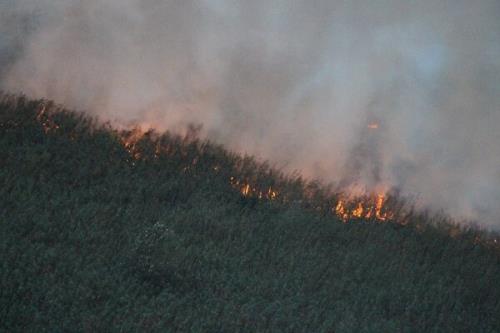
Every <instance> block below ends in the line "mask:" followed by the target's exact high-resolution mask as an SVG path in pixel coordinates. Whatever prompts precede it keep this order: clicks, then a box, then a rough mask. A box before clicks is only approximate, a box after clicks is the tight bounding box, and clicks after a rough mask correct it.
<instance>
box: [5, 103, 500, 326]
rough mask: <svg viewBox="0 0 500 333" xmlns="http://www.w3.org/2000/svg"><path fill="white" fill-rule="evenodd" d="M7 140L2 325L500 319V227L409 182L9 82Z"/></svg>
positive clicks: (464, 322)
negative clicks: (429, 198) (115, 115)
mask: <svg viewBox="0 0 500 333" xmlns="http://www.w3.org/2000/svg"><path fill="white" fill-rule="evenodd" d="M0 146H1V147H2V149H0V157H1V158H0V164H1V165H2V168H1V172H0V183H1V185H2V186H0V194H1V195H0V207H1V208H2V209H0V212H1V214H0V215H1V216H2V223H0V241H1V242H0V243H1V244H3V251H0V262H2V264H3V269H0V275H1V276H0V277H1V279H0V280H1V281H2V291H3V293H2V295H0V304H1V305H2V306H0V309H2V310H3V312H2V313H1V316H0V317H1V318H2V321H1V322H0V330H1V329H3V330H5V331H9V332H12V331H54V330H56V331H71V330H74V329H75V327H77V328H80V330H83V331H85V330H89V331H110V330H113V329H114V328H116V325H120V327H121V329H122V330H124V331H165V330H173V331H182V332H184V331H257V332H260V331H307V332H316V331H336V330H337V328H341V330H342V329H343V328H346V327H347V326H335V323H336V322H340V323H342V321H343V320H345V318H347V319H348V322H346V321H344V322H343V323H344V324H345V323H347V324H348V325H350V326H348V329H347V331H359V330H362V329H363V328H366V329H368V330H370V331H389V332H390V331H394V330H398V329H399V330H403V331H404V330H410V331H411V330H418V331H422V332H428V331H440V332H442V331H447V330H450V331H460V330H463V331H475V330H480V331H485V332H497V331H498V329H499V327H500V323H499V322H498V320H497V319H496V318H497V317H498V316H497V314H498V313H499V310H500V304H499V303H498V299H499V295H500V288H499V286H498V283H496V280H497V278H498V276H499V274H500V266H499V265H498V258H499V253H500V252H499V251H498V250H499V247H498V243H497V242H498V241H497V238H495V237H496V236H494V235H489V234H487V233H486V232H482V231H480V230H476V229H473V228H468V229H467V228H465V227H463V226H462V225H458V224H452V223H449V220H446V219H438V218H437V217H436V216H435V215H426V214H424V213H415V212H412V210H411V207H409V206H408V205H404V201H402V200H401V197H400V196H398V194H397V193H396V192H394V191H391V190H384V189H381V190H379V191H375V193H373V194H370V193H368V194H365V195H363V194H362V193H363V192H362V191H357V192H355V193H361V194H360V195H349V194H348V193H354V191H351V192H349V191H343V190H339V187H337V188H336V187H333V186H331V187H328V186H325V185H323V184H321V183H319V182H313V181H306V180H304V179H303V178H301V177H300V175H298V174H293V173H292V174H290V173H283V172H281V171H280V170H277V169H276V168H273V167H271V166H269V165H268V164H266V163H260V162H257V161H255V159H253V158H251V157H248V156H241V155H237V154H234V153H231V152H229V151H227V150H225V149H224V148H223V147H221V146H218V145H214V144H213V143H210V142H207V141H202V140H200V139H199V137H198V136H197V135H196V131H194V130H193V131H189V132H188V133H187V134H186V135H182V136H180V135H173V134H169V133H165V134H158V133H155V132H154V131H142V130H139V129H133V130H115V129H113V128H112V127H111V126H109V125H106V124H102V123H99V122H97V121H95V120H92V119H90V118H89V117H87V116H84V115H82V114H79V113H74V112H68V111H65V110H64V109H62V108H59V107H58V106H56V105H51V104H49V103H48V102H45V101H29V100H26V99H23V98H16V97H9V96H7V97H5V96H3V98H2V99H0ZM339 221H342V222H344V223H345V224H344V223H337V222H339ZM441 221H442V222H441ZM401 224H405V226H404V227H402V226H401ZM74 286H78V288H74ZM332 295H333V296H332ZM450 295H452V296H453V297H450ZM367 300H368V301H367ZM60 304H64V306H60ZM297 309H301V310H300V313H301V316H300V318H298V317H297ZM374 309H377V311H374ZM0 311H1V310H0ZM75 313H76V314H83V315H82V316H80V315H78V316H74V314H75ZM443 313H444V314H446V316H445V317H443V315H442V314H443ZM124 314H125V315H124ZM353 315H354V316H355V317H353ZM332 318H333V319H332ZM82 323H83V324H82ZM288 323H291V324H290V325H288ZM325 323H329V324H328V325H329V326H325ZM344 324H343V325H344ZM347 324H346V325H347ZM285 325H288V326H285ZM370 325H371V326H370Z"/></svg>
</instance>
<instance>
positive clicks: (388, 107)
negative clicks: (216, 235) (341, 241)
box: [0, 0, 500, 229]
mask: <svg viewBox="0 0 500 333" xmlns="http://www.w3.org/2000/svg"><path fill="white" fill-rule="evenodd" d="M0 21H1V22H2V23H1V24H0V65H1V66H0V68H1V69H0V82H1V83H0V88H1V89H4V90H8V91H11V92H23V93H25V94H27V95H28V96H33V97H46V98H50V99H54V100H56V101H57V102H60V103H63V104H65V105H67V106H69V107H72V108H77V109H79V110H87V111H88V112H91V113H93V114H94V115H98V116H100V117H102V118H103V119H107V120H112V121H115V122H116V123H118V124H133V123H140V124H143V125H145V126H151V127H154V128H157V129H159V130H164V129H170V130H174V131H175V130H178V131H180V130H182V128H185V126H186V125H187V124H190V123H199V124H203V130H204V135H206V136H208V137H209V138H211V139H213V140H216V141H217V142H221V143H223V144H225V145H227V146H228V147H230V148H232V149H236V150H238V151H242V152H247V153H249V154H254V155H257V156H258V157H260V158H264V159H269V160H270V161H271V162H273V163H275V164H276V165H278V166H279V167H284V168H286V169H288V170H292V169H298V170H301V171H302V172H303V174H305V175H306V176H308V177H315V178H320V179H323V180H326V181H332V182H335V183H337V184H339V185H340V186H344V187H352V186H365V187H367V188H374V187H377V186H380V185H383V186H385V187H390V186H394V187H397V188H399V189H400V190H401V191H402V192H403V193H409V194H413V195H417V196H418V198H419V200H421V202H422V203H423V204H424V205H426V206H428V207H431V208H434V209H442V210H443V211H445V212H446V213H449V214H451V215H452V216H455V217H465V218H471V219H476V220H478V221H479V223H481V224H482V225H484V226H487V227H493V228H497V229H498V228H500V218H499V216H500V205H499V204H498V203H500V2H498V1H497V0H491V1H488V0H479V1H475V2H471V1H456V0H454V1H451V0H449V1H445V0H443V1H426V0H422V1H403V0H400V1H395V0H385V1H384V0H380V1H345V2H344V1H340V0H339V1H332V0H313V1H308V0H274V1H263V0H252V1H239V2H235V1H229V0H198V1H195V0H183V1H180V0H179V1H174V0H171V1H164V0H150V1H139V0H87V1H79V0H64V1H63V0H0ZM370 124H372V125H375V124H376V125H377V126H378V128H368V125H370ZM370 127H376V126H370Z"/></svg>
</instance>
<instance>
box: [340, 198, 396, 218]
mask: <svg viewBox="0 0 500 333" xmlns="http://www.w3.org/2000/svg"><path fill="white" fill-rule="evenodd" d="M386 203H387V198H386V195H385V194H384V193H379V194H375V195H368V196H364V197H355V198H349V199H339V200H338V202H337V205H336V206H335V208H333V209H332V211H333V212H334V213H335V215H337V216H338V217H339V218H340V219H341V220H342V221H344V222H347V221H349V220H353V219H354V220H355V219H367V220H371V219H375V220H377V221H380V222H384V221H388V220H391V219H392V218H393V217H394V214H393V213H392V212H391V211H390V210H389V209H388V207H387V204H386Z"/></svg>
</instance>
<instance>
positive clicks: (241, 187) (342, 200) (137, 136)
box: [37, 106, 394, 222]
mask: <svg viewBox="0 0 500 333" xmlns="http://www.w3.org/2000/svg"><path fill="white" fill-rule="evenodd" d="M37 120H38V121H39V122H40V123H41V125H42V128H43V130H44V132H45V133H47V134H48V133H49V132H52V131H56V130H58V129H59V125H58V124H57V123H56V122H54V120H53V119H52V118H51V117H50V115H49V114H47V113H46V110H45V107H44V106H43V107H42V108H41V109H40V110H39V112H38V114H37ZM368 128H371V129H376V128H378V124H377V123H371V124H369V125H368ZM147 133H148V132H147V131H145V130H143V129H142V128H140V127H135V128H134V129H132V130H130V131H124V132H122V133H120V135H119V140H120V142H121V144H122V146H123V147H124V148H125V150H126V151H127V152H128V154H129V156H130V157H131V164H132V165H135V164H136V161H138V160H141V159H142V158H144V156H143V153H142V152H141V149H140V147H139V143H140V141H141V139H143V138H144V136H145V135H147ZM162 153H163V154H164V153H167V154H168V148H165V147H162V146H161V145H160V144H159V143H158V144H156V146H155V147H154V158H159V157H160V155H161V154H162ZM198 162H199V158H198V157H194V158H193V159H192V160H191V161H190V162H189V163H187V164H186V165H185V166H184V167H183V168H182V171H183V172H184V173H185V172H187V171H188V170H189V169H190V168H192V167H195V166H196V165H197V164H198ZM211 169H212V170H213V171H215V172H219V171H220V169H221V166H220V165H218V164H215V165H213V166H212V167H211ZM229 183H230V184H231V186H232V187H233V188H235V189H236V190H238V191H239V192H240V193H241V195H242V196H244V197H253V198H258V199H259V200H269V201H273V200H281V201H282V202H288V200H289V199H287V195H284V194H282V193H281V192H280V191H279V189H278V188H276V187H274V186H259V185H258V184H256V183H252V182H250V181H248V180H244V179H238V178H236V177H234V176H233V177H230V178H229ZM305 197H306V198H307V197H308V196H307V193H306V194H305ZM306 200H307V199H306ZM334 202H335V204H334V205H333V207H332V208H331V213H332V214H334V215H335V216H337V217H338V218H339V219H341V220H342V221H343V222H348V221H349V220H359V219H365V220H376V221H380V222H383V221H388V220H391V219H393V218H394V214H393V213H391V212H390V210H389V209H388V208H387V204H386V203H387V197H386V194H384V193H378V194H372V195H360V196H344V195H341V196H339V197H337V200H336V201H334ZM316 208H318V209H320V207H316Z"/></svg>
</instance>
